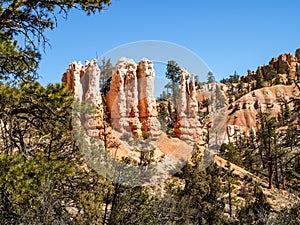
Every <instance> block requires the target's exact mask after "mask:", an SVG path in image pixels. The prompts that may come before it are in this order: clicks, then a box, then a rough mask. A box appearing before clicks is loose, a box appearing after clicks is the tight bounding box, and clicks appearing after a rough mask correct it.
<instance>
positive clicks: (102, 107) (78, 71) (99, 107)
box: [62, 57, 203, 160]
mask: <svg viewBox="0 0 300 225" xmlns="http://www.w3.org/2000/svg"><path fill="white" fill-rule="evenodd" d="M189 76H190V75H189V74H188V72H187V71H186V70H183V71H182V74H181V87H182V88H181V94H180V100H179V102H180V106H179V110H178V117H177V121H176V125H175V128H174V129H175V137H177V138H179V139H177V138H172V137H168V136H167V135H166V134H164V133H163V132H162V131H161V125H160V122H159V120H158V119H157V117H158V112H157V105H156V100H155V97H154V78H155V71H154V68H153V62H151V61H150V60H148V59H146V58H143V59H141V61H140V62H139V63H138V64H136V63H135V62H134V61H133V60H132V59H127V58H124V57H123V58H121V59H120V60H119V61H118V62H117V63H116V65H115V67H114V68H113V71H112V79H111V84H110V89H109V91H108V93H107V95H106V96H105V101H104V99H102V98H103V97H104V96H101V94H100V87H99V79H100V69H99V67H98V65H97V61H96V60H93V61H91V62H89V61H87V62H86V64H85V65H82V64H81V63H80V62H79V63H72V64H71V65H70V66H69V68H68V69H67V71H66V72H65V73H64V75H63V78H62V81H63V82H65V83H66V84H67V87H68V89H69V90H73V91H74V95H75V98H76V99H77V100H78V101H80V102H83V103H85V104H88V105H91V106H93V107H95V108H96V111H95V114H93V115H91V114H88V113H83V115H82V116H83V117H84V128H85V130H86V134H87V136H89V137H93V138H97V139H99V140H100V141H102V142H103V141H104V137H105V135H106V139H107V138H109V139H115V140H116V141H114V143H113V144H114V146H116V145H118V146H119V147H118V149H119V150H118V154H119V157H122V156H132V157H133V158H137V157H138V155H136V153H134V152H131V150H130V148H131V147H132V146H129V145H128V143H125V142H124V143H123V141H122V140H121V139H122V137H124V134H126V135H125V136H127V135H128V134H129V135H133V136H134V137H136V138H137V139H139V140H142V139H150V140H151V142H152V144H154V145H155V146H156V149H157V150H158V151H159V152H160V153H159V154H158V155H161V154H169V155H170V154H171V155H172V154H173V152H174V151H176V152H177V153H175V154H174V156H172V157H175V158H178V159H179V158H180V159H184V160H186V158H188V155H189V154H191V149H192V148H191V147H190V146H193V144H194V143H197V144H198V145H203V141H202V130H201V124H200V122H199V119H198V102H197V99H196V95H197V94H196V88H195V78H194V76H192V78H191V82H189V80H190V79H189ZM108 123H110V125H111V127H110V125H108ZM120 138H121V139H120ZM180 141H183V142H184V143H188V144H192V145H190V146H189V147H187V146H188V145H186V144H185V145H184V146H186V147H184V148H181V149H177V147H178V146H179V145H181V144H180ZM201 141H202V142H201ZM122 143H123V144H122ZM165 143H169V144H170V146H173V145H174V144H175V145H176V146H177V147H172V149H169V147H168V145H166V144H165ZM171 143H173V145H172V144H171ZM108 147H109V146H108ZM184 149H186V150H184ZM178 152H180V154H179V153H178ZM183 152H184V153H183Z"/></svg>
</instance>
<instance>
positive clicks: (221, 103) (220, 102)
mask: <svg viewBox="0 0 300 225" xmlns="http://www.w3.org/2000/svg"><path fill="white" fill-rule="evenodd" d="M215 94H216V109H217V110H218V109H221V108H223V107H225V105H226V100H225V97H224V96H223V94H222V93H221V90H220V87H219V85H216V91H215Z"/></svg>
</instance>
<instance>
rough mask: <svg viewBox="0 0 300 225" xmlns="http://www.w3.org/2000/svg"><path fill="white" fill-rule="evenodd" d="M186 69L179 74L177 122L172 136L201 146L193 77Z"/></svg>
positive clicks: (201, 140)
mask: <svg viewBox="0 0 300 225" xmlns="http://www.w3.org/2000/svg"><path fill="white" fill-rule="evenodd" d="M189 78H190V75H189V73H188V72H187V70H186V69H182V71H181V74H180V86H181V88H180V99H179V104H178V111H177V121H176V122H175V125H174V136H175V137H178V138H180V139H181V140H183V141H186V142H187V143H190V144H192V143H197V144H198V145H203V144H204V143H203V139H202V129H201V124H200V121H199V118H198V102H197V99H196V88H195V77H194V75H192V79H191V83H190V84H189Z"/></svg>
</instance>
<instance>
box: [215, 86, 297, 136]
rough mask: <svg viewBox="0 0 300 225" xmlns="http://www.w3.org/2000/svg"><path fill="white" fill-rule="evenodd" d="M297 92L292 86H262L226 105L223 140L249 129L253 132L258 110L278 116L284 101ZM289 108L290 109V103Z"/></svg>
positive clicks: (255, 126)
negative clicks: (225, 128) (225, 131)
mask: <svg viewBox="0 0 300 225" xmlns="http://www.w3.org/2000/svg"><path fill="white" fill-rule="evenodd" d="M298 94H299V90H297V89H296V88H295V87H293V86H285V85H277V86H272V87H264V88H261V89H258V90H255V91H252V92H251V93H248V94H246V95H244V96H243V97H241V98H240V99H238V100H237V101H235V102H233V103H232V104H230V105H229V107H228V115H227V121H226V124H227V133H226V134H225V135H226V137H223V141H224V142H231V141H234V136H236V135H239V134H241V133H246V134H249V131H250V130H251V129H252V131H253V132H255V130H256V128H257V124H256V115H257V114H258V112H259V111H262V112H268V113H270V114H271V115H272V116H275V117H278V114H279V113H280V112H281V111H282V108H283V107H284V104H285V102H286V101H288V100H289V99H290V98H294V97H295V96H297V95H298ZM290 108H291V109H292V105H290ZM220 138H221V137H220Z"/></svg>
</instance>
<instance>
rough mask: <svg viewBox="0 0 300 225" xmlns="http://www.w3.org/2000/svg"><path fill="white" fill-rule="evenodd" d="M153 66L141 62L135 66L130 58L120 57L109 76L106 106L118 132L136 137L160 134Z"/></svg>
mask: <svg viewBox="0 0 300 225" xmlns="http://www.w3.org/2000/svg"><path fill="white" fill-rule="evenodd" d="M154 76H155V73H154V69H153V63H152V62H151V61H149V60H147V59H142V60H141V61H140V62H139V64H138V66H137V65H136V63H135V62H134V61H133V60H131V59H126V58H121V59H120V60H119V61H118V62H117V64H116V66H115V68H114V70H113V75H112V82H111V86H110V91H109V92H108V93H107V96H106V98H107V106H108V110H109V112H110V114H111V122H112V126H113V128H115V129H116V130H117V131H119V132H124V131H127V132H132V133H133V134H134V135H135V136H136V137H138V138H142V137H151V139H152V140H155V139H157V138H158V136H159V135H160V123H159V121H158V119H157V109H156V101H155V98H154Z"/></svg>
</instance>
